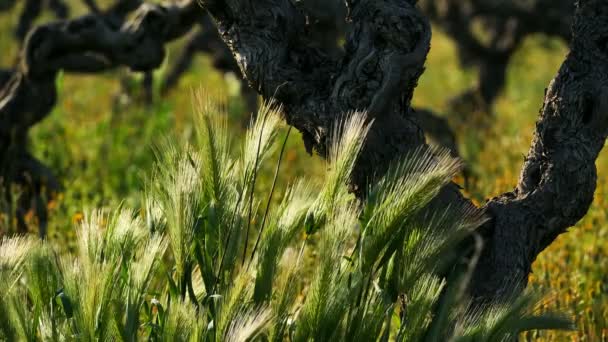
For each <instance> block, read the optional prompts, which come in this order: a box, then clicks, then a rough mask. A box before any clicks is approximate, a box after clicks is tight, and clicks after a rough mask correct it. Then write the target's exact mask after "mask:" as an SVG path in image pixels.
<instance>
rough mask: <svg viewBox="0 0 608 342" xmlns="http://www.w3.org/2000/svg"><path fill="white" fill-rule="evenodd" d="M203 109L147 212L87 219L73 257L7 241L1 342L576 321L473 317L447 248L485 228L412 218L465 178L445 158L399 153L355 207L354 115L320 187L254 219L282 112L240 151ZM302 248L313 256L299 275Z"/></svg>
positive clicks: (363, 337)
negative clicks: (192, 141) (192, 138)
mask: <svg viewBox="0 0 608 342" xmlns="http://www.w3.org/2000/svg"><path fill="white" fill-rule="evenodd" d="M206 101H208V100H206ZM202 103H203V104H202V105H201V113H200V115H199V116H198V119H197V137H198V139H197V141H198V142H197V144H196V145H193V146H192V145H183V146H182V145H176V144H174V143H171V142H166V143H164V144H163V145H162V146H160V147H158V149H157V151H158V152H157V156H158V161H157V163H156V166H155V168H154V170H153V171H152V173H151V175H150V177H149V180H148V185H147V187H146V191H145V195H144V203H145V206H144V210H143V212H144V215H143V216H140V215H138V214H137V213H136V212H135V211H133V210H130V209H127V208H124V207H121V208H118V209H116V210H114V211H113V212H111V213H109V214H108V213H106V212H103V211H93V212H92V213H91V214H89V215H87V216H86V217H85V218H84V220H83V221H82V223H81V224H80V226H79V228H78V232H77V251H76V252H75V253H74V254H71V255H59V254H57V253H56V252H54V250H53V248H51V246H50V245H49V244H48V243H46V242H39V241H36V240H33V239H32V238H24V237H12V238H4V239H3V240H2V242H1V245H0V273H1V275H2V277H1V278H0V279H1V282H2V285H3V288H5V289H6V291H5V292H4V294H3V295H2V296H1V297H0V322H1V323H0V338H3V339H6V340H32V341H33V340H53V341H54V340H84V341H89V340H127V341H134V340H143V339H150V340H170V341H248V340H260V341H266V340H273V341H282V340H293V341H309V340H315V341H328V340H344V341H371V340H381V341H386V340H396V341H418V340H423V339H425V338H426V339H431V340H455V341H470V340H475V341H500V340H507V339H510V338H513V337H514V336H516V335H517V334H518V333H520V332H521V331H525V330H532V329H546V328H569V327H570V323H569V321H568V320H567V319H564V318H563V317H562V316H559V315H557V316H551V315H547V314H539V313H538V312H537V311H534V310H531V309H530V308H532V304H533V303H534V301H533V298H534V297H530V296H524V297H522V299H520V300H518V301H516V302H515V303H514V304H512V305H508V306H499V305H496V306H490V307H488V308H486V309H484V310H481V309H480V308H472V307H471V306H470V304H469V301H468V300H467V298H466V296H465V292H464V291H463V289H464V287H465V286H466V282H467V279H468V276H467V272H470V270H471V268H472V267H473V264H472V262H468V266H467V267H465V270H464V271H462V272H461V271H451V275H449V276H447V277H445V276H444V275H445V274H449V273H450V272H447V273H446V267H445V266H446V265H450V264H451V263H453V262H454V260H461V261H462V260H468V259H466V258H465V259H462V258H464V256H463V255H461V254H459V251H458V250H457V249H456V246H457V245H458V243H460V242H462V241H463V238H464V237H465V236H467V235H468V234H470V233H471V232H472V230H473V229H474V228H475V227H476V226H477V225H479V224H480V223H481V222H483V218H482V217H479V216H476V215H474V214H473V213H472V212H471V211H469V210H468V209H467V208H443V209H441V208H439V209H436V210H435V211H433V212H430V211H427V212H426V214H424V215H423V214H422V213H423V211H422V209H423V208H425V206H426V205H427V204H428V203H429V202H430V201H431V200H432V199H433V198H434V196H435V195H436V194H437V193H438V191H439V189H440V188H441V187H442V186H444V185H445V184H446V183H447V182H449V181H450V180H451V179H452V178H453V176H454V175H455V174H456V173H457V172H458V170H459V167H460V162H459V161H458V160H454V159H452V158H451V157H450V156H449V154H448V153H447V152H445V151H441V150H418V151H416V152H415V153H413V154H411V155H409V156H407V157H406V158H404V159H403V160H401V161H399V162H397V163H395V165H394V166H393V167H392V168H391V170H390V171H389V172H388V173H387V175H386V176H385V177H383V178H382V179H381V180H380V181H379V182H378V183H377V184H375V185H373V186H372V187H371V188H370V189H369V190H368V196H367V198H368V200H367V201H366V202H365V203H357V202H356V201H355V200H354V198H353V196H351V195H349V194H348V192H347V191H346V188H345V186H344V184H345V182H346V180H347V179H348V177H349V176H350V173H351V170H352V167H353V165H354V162H355V160H356V158H357V156H358V154H359V152H360V150H361V147H362V145H363V142H364V139H365V135H366V132H367V130H368V129H369V126H370V125H372V124H373V122H369V121H367V120H366V118H365V114H364V113H352V114H350V115H348V116H346V118H345V120H344V121H343V122H341V123H339V124H338V125H337V126H336V127H335V128H334V129H333V130H332V137H331V139H332V141H334V143H333V144H332V146H331V147H330V153H329V156H330V157H329V159H328V164H329V165H328V169H329V170H330V171H328V175H327V177H326V178H325V180H324V182H323V183H322V184H318V185H315V184H311V183H310V182H308V181H306V180H295V181H294V182H293V185H292V186H289V187H288V188H287V189H286V190H285V192H284V194H283V196H282V200H281V201H279V202H278V204H272V205H270V206H269V207H268V208H269V209H268V210H266V209H264V210H262V209H261V208H263V207H262V206H260V205H259V204H260V203H262V201H263V200H265V199H267V198H270V196H268V194H264V193H258V191H256V187H255V183H256V173H257V172H258V171H259V169H260V167H261V164H262V163H264V162H265V161H266V160H267V159H268V156H269V153H270V151H271V150H272V149H273V148H274V147H275V143H276V137H277V136H278V134H277V132H278V129H279V122H280V112H279V108H277V107H276V106H274V105H273V104H272V103H270V104H267V105H265V106H263V107H262V109H261V110H260V112H259V113H258V115H257V119H256V120H255V122H253V123H252V125H251V127H252V128H251V129H250V131H249V133H248V134H247V137H246V139H245V142H244V144H243V147H242V150H241V152H240V155H236V156H235V155H232V154H231V153H230V151H231V149H230V143H231V142H230V139H229V138H228V133H227V128H226V125H225V121H224V120H225V119H224V118H225V113H223V112H222V111H221V110H219V109H218V108H217V107H214V106H213V105H212V104H210V103H209V102H202ZM273 189H274V187H273ZM313 189H320V190H319V191H313ZM269 203H270V201H269ZM254 236H255V238H254ZM254 239H255V240H259V241H256V243H255V246H253V247H252V246H251V242H252V240H254ZM312 240H317V241H318V243H317V244H312V243H310V241H312ZM258 242H259V245H258ZM309 249H314V251H315V252H316V253H317V261H316V262H315V263H313V264H312V266H311V269H305V267H304V266H305V265H308V264H306V263H305V262H304V261H303V258H304V255H305V254H306V251H307V250H309ZM472 260H473V261H474V258H472ZM305 273H309V274H311V275H312V278H311V279H310V281H309V282H307V283H306V286H305V287H304V288H300V287H298V286H296V285H295V284H297V283H299V282H298V281H296V279H300V278H301V277H303V275H304V274H305ZM4 285H7V286H4Z"/></svg>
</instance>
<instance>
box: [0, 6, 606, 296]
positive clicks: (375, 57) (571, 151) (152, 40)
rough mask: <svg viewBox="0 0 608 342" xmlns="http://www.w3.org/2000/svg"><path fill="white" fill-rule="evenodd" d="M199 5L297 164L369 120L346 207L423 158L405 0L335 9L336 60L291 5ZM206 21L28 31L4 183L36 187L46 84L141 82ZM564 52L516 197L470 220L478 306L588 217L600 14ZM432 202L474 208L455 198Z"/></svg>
mask: <svg viewBox="0 0 608 342" xmlns="http://www.w3.org/2000/svg"><path fill="white" fill-rule="evenodd" d="M201 4H202V6H203V7H204V9H206V10H207V11H208V12H209V13H210V14H211V15H212V16H213V17H214V18H215V20H216V22H217V26H218V30H219V33H220V35H221V37H222V39H223V40H224V41H225V42H226V43H227V44H228V46H229V47H230V49H231V51H232V53H233V55H234V56H235V58H236V61H237V63H238V65H239V67H240V69H241V71H242V73H243V75H244V76H245V77H246V79H247V80H248V82H249V84H250V85H251V86H252V87H253V88H254V89H255V90H256V91H257V92H258V93H260V94H261V95H262V96H263V97H264V98H266V99H269V98H275V99H276V100H277V101H279V102H280V103H281V104H282V105H283V106H284V109H285V117H286V121H287V122H288V123H289V124H290V125H292V126H294V127H296V128H297V129H298V130H299V131H300V132H302V135H303V137H304V143H305V145H306V147H307V149H308V150H309V151H312V150H315V151H317V152H318V153H319V154H320V155H322V156H323V155H325V153H326V150H327V146H328V143H329V141H328V139H329V132H330V130H331V127H332V126H333V125H334V124H335V123H336V121H338V120H340V118H341V117H342V115H344V114H345V113H348V112H351V111H354V110H366V111H367V112H368V113H369V114H368V115H369V117H370V119H374V124H373V126H372V129H371V131H370V133H369V135H368V139H367V141H366V144H365V146H364V149H363V152H362V154H361V155H360V157H359V159H358V161H357V164H356V167H355V171H354V173H353V176H352V179H351V181H350V186H351V189H352V190H353V191H354V193H355V194H357V195H358V196H361V197H362V196H364V194H365V189H366V187H367V184H369V183H370V182H373V181H374V180H375V179H376V178H377V177H378V176H381V175H382V174H383V173H384V172H385V171H386V169H387V168H388V166H389V165H390V163H391V162H393V161H394V160H396V159H397V158H399V157H400V156H403V155H404V154H406V153H408V152H410V151H412V150H414V149H418V148H425V147H426V142H425V139H424V134H423V131H422V130H421V129H420V127H419V126H418V124H417V119H416V115H415V113H414V111H413V110H412V108H411V99H412V96H413V94H414V90H415V88H416V84H417V81H418V78H419V77H420V75H421V74H422V72H423V70H424V63H425V59H426V55H427V53H428V51H429V48H430V38H431V28H430V25H429V23H428V20H427V19H426V18H425V16H424V15H422V14H421V12H420V11H419V10H418V9H417V8H416V1H415V0H346V5H347V8H348V20H350V32H349V34H348V35H347V39H346V44H345V47H344V51H333V52H331V53H328V51H327V49H323V48H322V44H319V43H318V42H316V41H315V38H314V29H313V28H312V27H311V25H314V22H311V21H310V20H307V17H306V16H305V14H304V13H303V12H302V11H301V8H300V7H299V6H296V5H295V4H294V3H293V2H292V1H291V0H256V1H247V0H202V1H201ZM204 15H206V14H205V12H204V11H203V8H201V7H199V4H198V1H195V0H188V1H185V2H183V3H179V4H175V5H168V6H152V5H147V4H141V5H140V6H139V10H138V15H136V17H135V18H134V20H133V21H126V20H124V17H123V19H122V20H116V17H114V16H113V15H112V14H111V12H110V13H106V14H97V15H91V16H85V17H82V18H79V19H74V20H70V21H66V22H64V23H55V24H48V25H44V26H41V27H39V28H38V29H36V30H35V31H34V32H33V33H32V34H31V35H30V36H29V38H28V39H27V41H26V44H25V46H24V50H23V56H24V57H23V59H22V61H21V65H20V67H19V69H18V70H17V71H16V72H14V73H13V74H12V75H11V78H10V81H9V83H8V86H7V87H5V88H4V89H3V90H2V92H1V93H0V156H6V155H8V154H9V152H8V151H17V152H16V153H17V156H18V158H17V159H15V160H16V161H15V162H14V163H13V164H12V165H13V166H14V167H15V168H16V169H17V172H16V173H17V174H19V175H21V174H26V173H27V172H32V173H36V172H37V174H38V177H39V178H43V177H44V174H45V172H44V170H41V169H40V168H39V167H38V165H37V164H36V163H34V162H32V159H31V158H30V155H29V154H28V153H27V150H26V148H25V138H26V134H27V130H28V128H29V127H30V126H32V125H33V124H35V123H36V122H38V121H39V120H41V119H42V118H44V117H45V116H46V115H48V113H49V111H50V109H51V108H52V106H53V104H54V102H55V98H56V90H55V83H54V80H55V77H56V75H57V73H58V71H59V70H67V71H80V72H83V71H84V72H86V71H97V70H105V69H108V68H113V67H117V66H121V65H122V66H127V67H129V68H131V69H133V70H136V71H142V70H143V71H145V70H150V69H153V68H155V67H157V66H158V65H159V64H160V63H161V61H162V59H163V57H164V44H165V43H166V42H167V41H170V40H172V39H174V38H175V37H178V36H181V35H183V34H184V33H185V32H187V31H188V30H189V29H190V28H191V27H192V25H194V23H195V22H197V21H198V20H201V18H203V16H204ZM571 47H572V51H571V53H570V54H569V55H568V57H567V59H566V61H565V62H564V64H563V66H562V68H561V69H560V71H559V73H558V75H557V76H556V78H555V79H554V81H553V82H552V83H551V85H550V86H549V89H548V91H547V95H546V98H545V102H544V106H543V110H542V111H541V115H540V117H539V121H538V124H537V128H536V132H535V137H534V140H533V142H532V146H531V149H530V152H529V154H528V156H527V158H526V161H525V163H524V165H523V169H522V173H521V177H520V180H519V182H518V184H517V186H516V188H515V189H514V190H513V191H512V192H509V193H506V194H503V195H501V196H499V197H497V198H494V199H492V200H490V201H489V202H488V203H486V205H484V206H483V207H481V208H478V209H477V210H480V211H484V212H485V213H487V215H488V216H489V218H490V220H489V221H488V223H487V224H486V225H484V226H483V227H482V229H481V234H482V235H483V237H484V239H485V241H486V244H485V249H484V251H483V255H482V258H481V260H480V263H479V264H478V266H477V268H476V271H475V274H474V275H473V282H472V288H471V293H472V294H473V295H474V296H476V297H477V298H485V299H488V298H500V297H502V296H503V295H504V294H505V291H507V289H509V288H510V287H511V286H515V289H516V291H517V290H521V289H523V287H525V285H526V281H527V276H528V274H529V272H530V267H531V264H532V262H533V261H534V259H535V258H536V256H537V255H538V254H539V253H540V252H541V251H542V250H543V249H544V248H546V247H547V246H548V245H549V244H550V243H551V242H552V241H553V240H554V239H555V238H556V237H557V236H558V235H559V234H561V233H563V232H564V231H565V230H566V229H567V228H568V227H570V226H572V225H573V224H575V223H576V222H577V221H578V220H579V219H580V218H581V217H582V216H583V215H584V214H585V213H586V211H587V210H588V208H589V205H590V203H591V200H592V198H593V192H594V190H595V182H596V177H597V175H596V170H595V165H594V162H595V159H596V158H597V156H598V154H599V152H600V150H601V149H602V147H603V145H604V142H605V139H606V135H607V131H608V120H607V115H608V100H607V99H608V90H606V89H608V3H606V1H604V0H579V2H578V11H577V14H576V16H575V20H574V25H573V33H572V43H571ZM33 98H35V99H40V100H39V101H31V99H33ZM32 170H33V171H32ZM437 201H438V202H440V204H441V205H450V206H472V204H471V203H470V201H468V200H467V199H466V198H465V197H464V196H463V195H462V194H461V193H460V192H459V190H458V188H457V187H456V186H455V185H450V186H447V187H446V188H445V189H444V190H443V192H442V193H441V194H440V196H439V197H438V199H437Z"/></svg>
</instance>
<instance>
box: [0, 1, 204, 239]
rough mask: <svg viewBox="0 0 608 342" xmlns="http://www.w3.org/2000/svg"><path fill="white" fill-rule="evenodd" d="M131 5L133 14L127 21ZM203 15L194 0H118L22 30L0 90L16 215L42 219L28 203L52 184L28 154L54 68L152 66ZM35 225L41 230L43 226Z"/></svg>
mask: <svg viewBox="0 0 608 342" xmlns="http://www.w3.org/2000/svg"><path fill="white" fill-rule="evenodd" d="M133 9H137V11H136V13H135V15H134V17H133V19H130V20H127V15H128V14H129V13H130V12H131V11H132V10H133ZM204 14H205V13H204V11H203V9H202V8H201V7H200V6H199V5H198V3H197V2H196V1H194V0H192V1H187V2H182V3H179V4H171V5H150V4H143V3H142V2H141V1H139V0H121V1H119V2H118V3H116V5H114V6H112V7H111V8H109V9H108V10H106V11H105V12H103V13H98V14H91V15H86V16H83V17H80V18H76V19H73V20H67V21H60V22H55V23H50V24H45V25H41V26H39V27H37V28H35V29H34V30H32V31H31V32H30V34H28V36H27V38H26V40H25V43H24V46H23V49H22V53H21V59H20V61H19V65H18V66H17V68H16V69H15V70H14V71H13V72H11V73H3V74H2V75H3V76H6V75H8V81H6V83H5V84H4V86H3V87H2V88H1V89H0V161H2V163H1V165H2V167H1V168H0V171H1V172H0V181H1V182H2V183H4V185H7V184H11V183H17V184H21V185H22V186H23V188H24V189H25V190H26V191H25V193H24V195H23V196H22V199H20V200H19V202H21V203H22V204H23V206H25V208H19V209H18V210H17V213H18V216H21V215H22V214H23V211H24V210H26V209H27V208H28V207H36V208H34V209H36V210H37V211H39V215H38V216H39V217H41V216H42V217H46V213H45V212H44V211H45V210H46V209H45V208H37V207H40V206H35V205H27V203H30V202H31V203H38V202H40V200H41V198H42V197H44V196H43V194H42V193H43V192H53V191H55V190H57V188H58V182H57V181H56V180H55V179H54V177H53V175H52V173H51V172H50V170H48V169H47V168H46V167H44V166H43V165H42V164H41V163H39V162H38V161H36V160H35V158H34V157H32V156H31V155H30V154H29V152H28V151H27V133H28V130H29V128H30V127H31V126H33V125H35V124H36V123H38V122H39V121H40V120H42V119H44V118H45V117H46V116H47V115H48V114H49V113H50V111H51V110H52V108H53V106H54V105H55V102H56V98H57V90H56V86H55V78H56V76H57V74H58V72H59V71H61V70H64V71H67V72H85V73H86V72H99V71H103V70H108V69H112V68H116V67H119V66H125V67H128V68H130V69H131V70H134V71H147V70H152V69H154V68H156V67H158V66H159V65H160V64H161V62H162V61H163V59H164V55H165V51H164V45H165V44H166V43H167V42H168V41H171V40H173V39H175V38H177V37H180V36H182V35H184V34H185V33H187V32H188V31H189V30H190V28H191V27H192V25H193V24H194V22H195V21H197V20H198V19H199V18H200V17H201V16H203V15H204ZM9 195H10V194H7V196H9ZM45 196H48V195H45ZM9 202H10V201H9ZM17 219H18V222H19V228H20V230H23V229H25V227H24V223H23V219H22V217H18V218H17ZM41 221H42V220H41ZM40 226H41V227H40V230H41V235H44V232H45V223H44V222H41V224H40Z"/></svg>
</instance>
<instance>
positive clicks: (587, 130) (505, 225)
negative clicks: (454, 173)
mask: <svg viewBox="0 0 608 342" xmlns="http://www.w3.org/2000/svg"><path fill="white" fill-rule="evenodd" d="M579 7H580V8H579V10H578V12H577V13H578V14H577V16H576V18H575V20H574V26H573V38H572V43H571V52H570V54H569V55H568V57H567V58H566V61H565V62H564V64H563V65H562V67H561V69H560V70H559V72H558V74H557V76H556V78H555V79H554V80H553V81H552V82H551V84H550V85H549V88H548V89H547V94H546V97H545V102H544V105H543V108H542V110H541V113H540V117H539V120H538V122H537V125H536V132H535V135H534V140H533V142H532V146H531V148H530V152H529V153H528V156H527V157H526V160H525V163H524V166H523V169H522V171H521V175H520V179H519V182H518V185H517V187H516V188H515V189H514V190H513V192H509V193H506V194H503V195H501V196H499V197H497V198H494V199H492V200H491V201H490V202H488V203H487V204H486V206H485V208H486V209H487V211H488V213H489V214H490V216H491V217H492V218H493V221H492V222H491V224H490V225H488V226H487V227H485V229H486V230H485V232H484V234H485V235H486V237H487V239H486V242H487V247H486V248H485V250H484V254H483V256H482V259H481V264H480V265H479V266H478V272H476V274H475V278H474V280H473V284H476V286H475V287H474V290H475V291H476V293H477V294H485V293H491V292H493V291H496V290H497V289H500V288H501V287H503V286H505V284H510V283H513V284H516V285H518V286H525V284H526V281H527V277H528V274H529V273H530V266H531V264H532V262H533V261H534V260H535V258H536V256H537V255H538V254H539V253H540V252H541V251H542V250H544V249H545V248H546V247H547V246H549V245H550V244H551V243H552V242H553V241H554V240H555V238H556V237H557V236H558V235H560V234H562V233H564V232H565V231H566V229H567V228H568V227H571V226H573V225H574V224H575V223H576V222H577V221H578V220H579V219H581V218H582V217H583V216H584V215H585V214H586V212H587V210H588V208H589V206H590V205H591V202H592V201H593V194H594V191H595V188H596V179H597V172H596V168H595V160H596V158H597V156H598V154H599V152H600V151H601V149H602V148H603V146H604V142H605V140H606V135H607V134H608V2H606V1H601V0H580V1H579Z"/></svg>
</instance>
